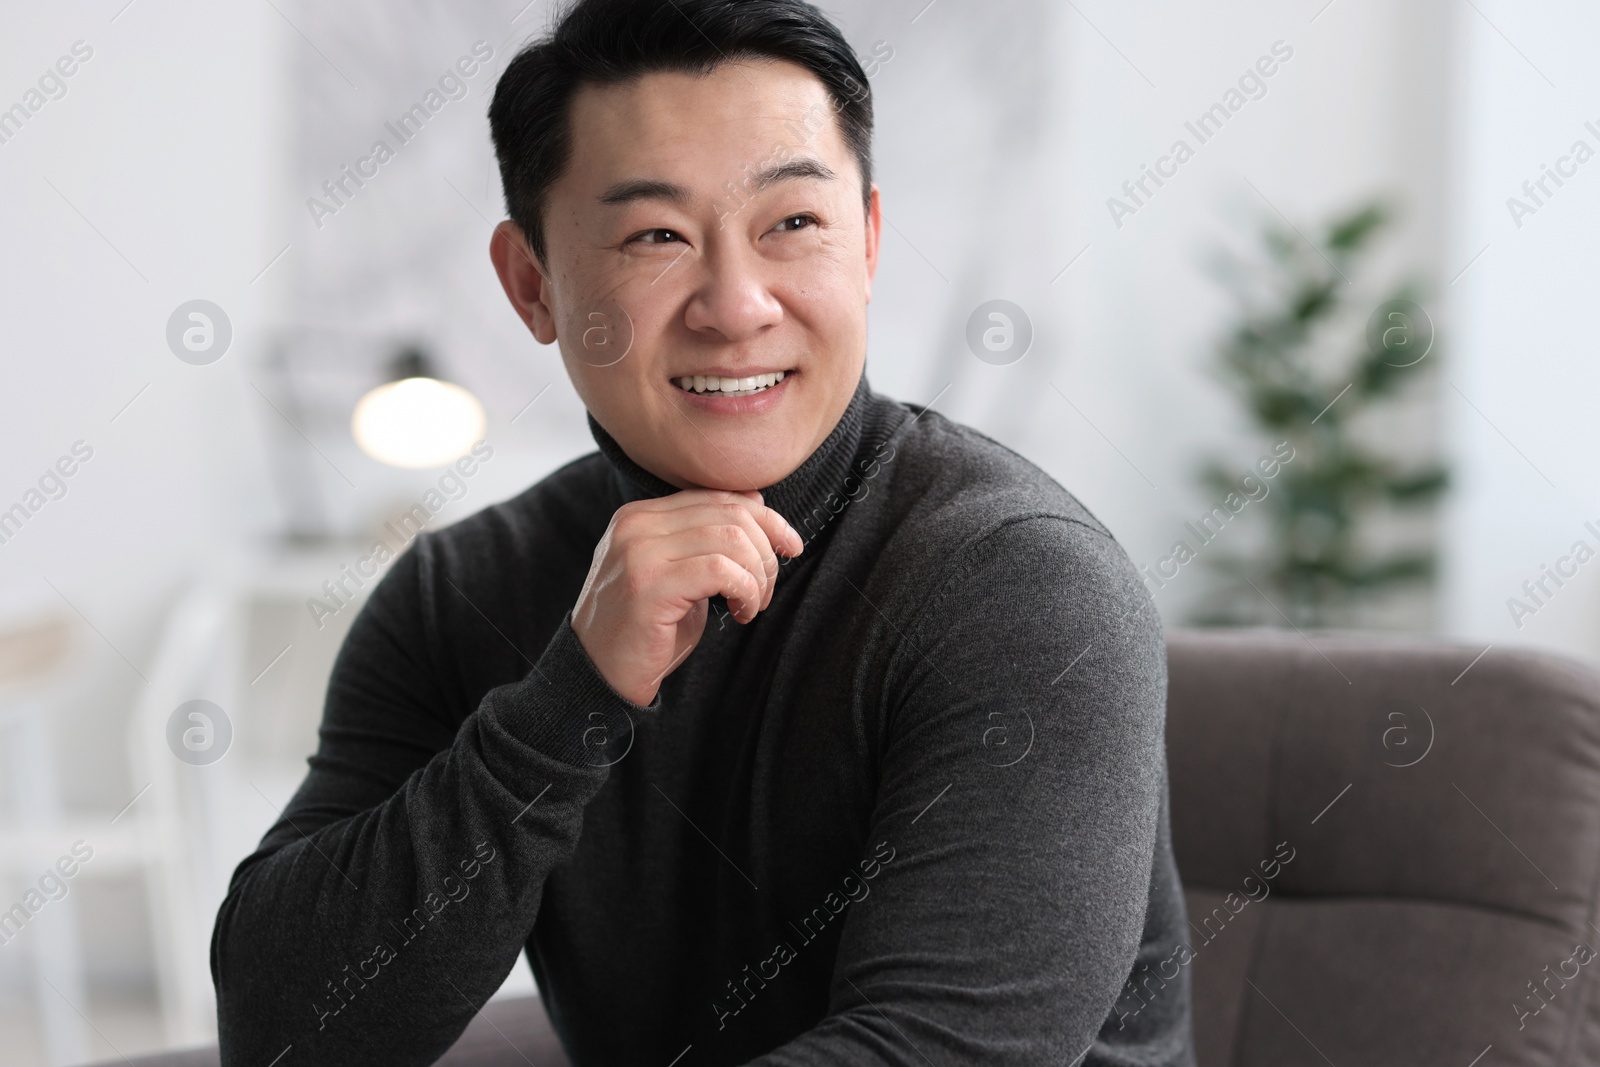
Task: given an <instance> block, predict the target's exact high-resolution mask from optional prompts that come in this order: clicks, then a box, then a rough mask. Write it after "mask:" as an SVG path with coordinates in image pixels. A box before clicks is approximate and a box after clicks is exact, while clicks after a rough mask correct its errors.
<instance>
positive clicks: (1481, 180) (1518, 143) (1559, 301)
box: [1445, 3, 1600, 658]
mask: <svg viewBox="0 0 1600 1067" xmlns="http://www.w3.org/2000/svg"><path fill="white" fill-rule="evenodd" d="M1480 6H1481V8H1482V10H1483V13H1484V14H1483V15H1479V14H1477V13H1475V12H1470V11H1469V12H1468V14H1467V15H1466V16H1464V20H1463V22H1462V24H1461V27H1460V30H1461V32H1460V35H1459V38H1458V42H1459V45H1458V47H1459V61H1458V63H1459V66H1458V70H1459V74H1458V76H1457V82H1458V84H1460V85H1461V86H1462V92H1461V96H1460V99H1459V103H1458V106H1457V108H1456V110H1455V127H1456V141H1457V144H1458V146H1459V147H1458V149H1457V151H1456V152H1455V154H1454V156H1453V159H1452V168H1451V169H1452V173H1453V174H1454V175H1456V176H1457V188H1458V192H1457V194H1456V197H1455V201H1454V205H1453V208H1454V210H1453V223H1454V225H1453V231H1452V234H1451V253H1450V263H1451V265H1452V271H1451V273H1452V274H1453V273H1455V272H1456V271H1459V270H1461V269H1463V268H1465V267H1466V265H1467V264H1468V263H1469V262H1471V261H1472V259H1473V257H1474V256H1478V255H1479V253H1480V252H1481V257H1480V258H1478V259H1477V261H1476V263H1473V265H1472V266H1471V268H1470V269H1467V270H1466V273H1465V274H1462V275H1461V277H1460V279H1459V280H1458V281H1457V282H1456V283H1455V284H1454V285H1453V286H1451V287H1450V288H1451V298H1452V301H1453V304H1454V313H1453V314H1454V319H1455V321H1456V323H1457V330H1458V333H1459V335H1460V338H1459V341H1458V342H1457V346H1456V353H1457V355H1456V360H1455V366H1454V367H1453V368H1452V373H1451V380H1452V381H1453V383H1454V386H1455V389H1452V390H1450V391H1449V393H1448V395H1447V397H1446V401H1447V406H1446V409H1445V410H1446V412H1447V416H1448V420H1449V421H1448V426H1449V435H1450V442H1451V447H1452V450H1453V451H1454V452H1455V454H1456V455H1458V456H1459V457H1460V462H1461V464H1462V466H1463V468H1464V470H1465V471H1466V472H1467V474H1468V477H1467V478H1466V479H1465V481H1464V483H1463V485H1462V487H1461V491H1460V493H1459V494H1458V496H1457V498H1456V501H1455V506H1454V508H1453V510H1452V513H1451V519H1450V523H1449V529H1450V538H1449V540H1448V542H1447V546H1448V549H1449V558H1450V581H1449V583H1448V586H1447V589H1448V600H1447V611H1446V620H1447V625H1448V627H1449V629H1450V630H1451V631H1452V632H1454V633H1457V634H1460V635H1462V636H1463V637H1467V638H1470V639H1472V640H1474V641H1481V642H1482V643H1483V644H1485V645H1488V644H1491V643H1492V644H1495V645H1497V646H1499V645H1512V644H1534V645H1540V646H1544V647H1550V648H1556V649H1560V650H1562V651H1565V652H1568V653H1571V654H1575V655H1582V656H1586V657H1589V658H1596V657H1600V565H1597V564H1596V563H1595V562H1590V563H1588V564H1586V565H1584V566H1582V567H1580V568H1578V573H1577V575H1576V577H1574V578H1572V579H1570V580H1567V581H1566V583H1565V584H1564V585H1563V586H1562V587H1559V588H1558V587H1557V586H1556V585H1555V584H1554V582H1547V584H1546V586H1545V588H1546V591H1547V593H1548V594H1549V595H1547V594H1546V593H1541V594H1539V599H1540V600H1542V601H1543V604H1541V603H1540V602H1539V601H1536V600H1533V599H1531V598H1529V597H1527V596H1526V595H1525V594H1524V593H1523V592H1522V589H1521V586H1522V583H1523V582H1524V581H1525V580H1529V579H1537V578H1539V577H1540V574H1541V571H1540V566H1541V564H1545V565H1550V566H1554V565H1555V564H1556V563H1557V562H1558V560H1559V559H1560V558H1561V557H1562V556H1564V555H1568V554H1569V553H1570V552H1571V549H1572V547H1573V544H1574V542H1575V541H1578V540H1583V541H1585V542H1587V544H1588V546H1589V548H1590V549H1591V550H1596V551H1600V536H1597V535H1596V534H1594V533H1591V532H1589V531H1588V530H1587V529H1586V528H1585V523H1586V522H1590V521H1594V522H1595V524H1596V526H1597V527H1600V472H1597V471H1596V469H1595V466H1594V463H1593V455H1594V436H1593V429H1594V425H1595V410H1596V403H1595V397H1596V395H1597V389H1600V361H1596V360H1595V358H1594V353H1595V338H1594V330H1593V328H1592V318H1593V314H1592V311H1593V307H1594V303H1595V291H1596V287H1597V283H1600V268H1597V266H1596V261H1595V256H1594V234H1595V233H1596V232H1597V227H1600V161H1596V160H1594V159H1591V160H1589V161H1588V162H1587V163H1586V164H1585V165H1584V166H1582V167H1579V168H1578V172H1577V174H1576V176H1574V177H1571V178H1569V179H1565V181H1566V184H1565V185H1564V186H1561V187H1557V186H1555V185H1554V184H1553V183H1551V182H1548V181H1547V183H1546V186H1545V188H1546V189H1547V190H1549V191H1550V192H1551V193H1553V195H1551V196H1548V197H1546V196H1545V195H1544V194H1543V193H1540V194H1538V195H1539V198H1540V199H1542V200H1544V205H1543V206H1539V207H1537V210H1536V213H1535V214H1533V215H1521V217H1520V222H1521V225H1520V226H1519V225H1518V224H1517V223H1518V221H1519V219H1517V218H1514V217H1513V213H1512V211H1511V210H1510V208H1508V206H1507V200H1508V199H1509V198H1512V197H1516V198H1518V199H1519V200H1521V201H1522V202H1523V203H1524V204H1529V205H1533V203H1534V201H1533V200H1532V199H1531V198H1529V197H1528V196H1527V195H1526V194H1525V193H1523V191H1522V184H1523V182H1525V181H1530V180H1533V179H1537V178H1539V177H1540V176H1541V175H1542V173H1543V167H1544V166H1552V167H1553V166H1555V165H1556V164H1557V162H1558V161H1559V160H1560V158H1561V157H1563V156H1566V155H1568V154H1569V153H1571V151H1572V146H1573V143H1574V142H1575V141H1578V140H1582V141H1584V142H1586V143H1587V145H1588V147H1589V149H1590V150H1591V151H1595V152H1600V135H1597V134H1596V133H1595V132H1593V131H1591V130H1589V129H1587V128H1586V127H1585V123H1586V122H1593V123H1594V124H1595V126H1596V127H1597V128H1600V106H1596V103H1595V101H1596V99H1597V97H1596V95H1595V88H1596V83H1597V79H1596V74H1595V68H1594V64H1593V62H1592V58H1591V57H1590V56H1589V55H1588V53H1587V51H1586V49H1585V47H1584V46H1585V44H1586V43H1587V42H1591V41H1593V40H1594V39H1595V35H1596V34H1597V33H1600V13H1597V12H1596V11H1595V9H1594V8H1593V7H1592V6H1590V5H1580V4H1576V3H1572V4H1563V5H1555V6H1553V7H1547V8H1541V9H1539V10H1531V9H1525V8H1523V7H1520V6H1518V5H1513V4H1507V3H1497V4H1481V5H1480ZM1491 19H1492V20H1493V22H1492V24H1491V22H1490V21H1489V20H1491ZM1547 79H1548V80H1547ZM1573 165H1574V164H1573V163H1571V162H1569V163H1566V164H1563V166H1564V167H1565V168H1566V169H1568V170H1571V169H1572V167H1573ZM1519 215H1520V212H1519ZM1457 389H1458V390H1459V392H1457V391H1456V390H1457ZM1573 565H1574V564H1567V565H1566V569H1567V570H1568V571H1571V570H1572V568H1573ZM1513 597H1516V598H1518V599H1520V600H1522V602H1523V603H1524V604H1526V605H1527V606H1528V607H1529V608H1533V609H1535V611H1534V614H1532V615H1531V616H1530V615H1525V614H1522V613H1520V612H1519V613H1518V614H1519V615H1520V616H1521V617H1520V622H1521V626H1520V627H1519V626H1518V625H1517V622H1516V621H1514V620H1513V612H1512V610H1511V609H1510V608H1509V607H1508V604H1507V601H1508V600H1509V599H1511V598H1513Z"/></svg>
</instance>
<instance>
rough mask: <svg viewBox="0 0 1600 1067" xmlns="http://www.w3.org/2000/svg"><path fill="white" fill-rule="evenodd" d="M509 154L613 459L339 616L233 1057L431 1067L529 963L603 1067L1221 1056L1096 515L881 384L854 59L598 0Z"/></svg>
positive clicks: (247, 934)
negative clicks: (873, 342) (1195, 987)
mask: <svg viewBox="0 0 1600 1067" xmlns="http://www.w3.org/2000/svg"><path fill="white" fill-rule="evenodd" d="M490 120H491V126H492V132H493V136H494V140H495V146H496V149H497V152H498V155H499V159H500V166H501V175H502V179H503V182H504V185H505V192H506V199H507V202H508V205H509V209H510V210H509V214H510V216H511V217H510V220H509V221H507V222H503V223H501V224H500V226H499V227H498V228H497V230H496V231H495V235H494V239H493V241H492V242H491V246H490V254H491V257H492V259H493V262H494V265H495V268H496V270H497V271H498V272H499V276H500V279H501V282H502V283H503V285H504V288H505V291H506V294H507V296H508V297H509V298H510V301H511V304H512V306H513V307H514V308H515V309H516V311H517V313H518V314H519V315H520V316H521V317H522V318H523V320H524V321H525V322H526V323H527V325H528V328H529V330H530V331H531V332H532V333H533V335H534V337H535V338H537V339H538V340H539V341H540V342H541V343H543V344H549V343H552V342H554V343H556V344H557V345H558V346H559V349H560V353H561V357H562V359H563V361H564V363H565V366H566V369H567V371H568V373H569V375H570V376H571V379H572V382H573V385H574V387H575V388H576V389H577V391H578V394H579V395H580V396H581V397H582V399H583V401H584V403H585V405H586V406H587V408H588V410H589V413H590V423H591V429H592V432H593V434H594V437H595V439H596V441H597V443H598V444H599V452H598V453H593V454H590V455H588V456H586V457H584V458H582V459H579V460H577V461H576V462H574V463H571V464H569V465H568V466H566V467H564V468H562V469H561V470H559V471H557V472H555V473H554V474H552V475H551V476H549V477H548V478H546V479H545V480H544V481H542V482H540V483H539V484H537V485H535V486H534V487H532V488H531V489H529V490H528V491H526V492H525V493H523V494H522V495H520V496H518V497H516V498H515V499H513V500H510V501H508V502H506V503H504V504H500V505H496V506H494V507H490V508H488V509H486V510H484V511H483V512H480V513H479V514H477V515H475V516H473V517H472V518H470V519H467V520H466V521H464V522H461V523H458V524H457V525H455V526H453V527H451V528H449V529H446V530H442V531H438V532H434V533H428V534H424V535H422V536H420V537H419V538H418V539H417V541H416V543H415V545H414V546H413V548H412V549H411V550H410V551H409V552H408V553H407V554H406V555H405V556H404V557H402V558H401V559H400V560H398V561H397V562H396V563H395V565H394V567H393V569H392V570H391V571H390V573H389V574H387V575H386V576H385V578H384V579H383V581H382V583H381V584H380V585H379V586H378V588H377V589H376V590H375V591H374V593H373V595H372V598H371V600H370V601H369V603H368V604H367V605H366V606H365V608H364V609H363V610H362V612H361V614H360V616H359V618H358V619H357V620H356V622H355V623H354V626H353V628H352V630H351V632H350V635H349V637H348V638H347V640H346V642H345V645H344V647H343V649H342V650H341V652H340V655H339V658H338V661H337V663H336V665H335V668H334V672H333V677H332V679H331V682H330V684H329V689H328V697H327V706H326V711H325V717H324V723H323V727H322V732H321V744H320V747H319V749H318V751H317V754H316V755H315V756H314V757H312V759H311V761H310V763H311V771H310V774H309V775H308V776H307V778H306V780H305V782H304V784H303V785H302V786H301V788H300V790H299V792H298V793H297V794H296V795H295V797H294V799H293V801H292V802H291V803H290V805H289V808H288V810H287V811H286V812H285V814H284V818H283V820H282V821H281V822H280V823H279V824H278V825H277V826H275V827H273V829H272V830H271V831H270V832H269V833H268V834H267V835H266V837H265V839H264V840H263V841H262V844H261V847H260V849H259V850H258V851H257V852H256V853H255V854H254V855H252V856H251V857H250V858H248V859H247V860H245V861H244V863H242V864H241V865H240V867H239V870H238V872H237V873H236V874H235V876H234V879H233V884H232V887H231V891H230V893H229V895H228V898H227V900H226V902H225V903H224V905H223V907H222V910H221V913H220V914H219V916H218V919H217V926H216V932H215V936H214V941H213V961H212V963H213V973H214V976H215V979H216V984H217V992H218V1005H219V1008H218V1010H219V1023H220V1031H221V1041H222V1048H223V1053H224V1057H225V1060H226V1061H227V1062H239V1063H245V1062H250V1063H255V1062H260V1063H262V1064H265V1063H267V1062H268V1061H269V1060H271V1059H272V1057H273V1056H275V1055H278V1054H279V1053H280V1051H282V1054H283V1059H282V1061H281V1063H282V1065H283V1067H289V1065H290V1064H293V1063H338V1064H350V1063H374V1064H380V1063H381V1064H387V1065H395V1064H413V1063H415V1064H423V1063H430V1062H432V1061H433V1060H434V1058H436V1057H437V1056H438V1055H439V1054H441V1053H442V1052H443V1051H444V1050H445V1049H446V1048H447V1047H448V1046H449V1045H450V1043H451V1042H452V1040H454V1038H456V1037H457V1036H458V1035H459V1034H460V1033H461V1031H462V1029H463V1028H464V1027H465V1026H466V1024H467V1023H468V1021H469V1020H470V1019H471V1017H472V1015H473V1014H474V1012H475V1010H476V1009H477V1008H478V1007H479V1006H481V1005H482V1004H483V1002H484V1001H485V1000H486V999H487V998H488V997H489V996H490V995H491V994H492V993H493V992H494V991H495V989H496V988H497V987H498V986H499V985H500V984H501V982H502V981H503V979H504V978H505V976H506V974H507V973H508V972H509V971H510V970H511V968H512V966H513V964H514V963H515V960H516V957H517V954H518V953H520V952H522V951H523V950H524V948H526V950H527V952H528V958H529V961H530V963H531V965H532V968H533V971H534V974H535V976H536V977H537V979H538V982H539V987H540V990H541V992H542V993H543V996H544V1003H545V1006H546V1007H547V1009H548V1011H549V1013H550V1016H551V1019H552V1021H553V1024H554V1026H555V1029H556V1030H557V1032H558V1034H559V1036H560V1038H561V1040H562V1042H563V1044H564V1045H565V1047H566V1049H567V1051H568V1054H569V1055H570V1057H571V1058H572V1061H573V1063H574V1064H577V1065H580V1067H584V1065H590V1064H605V1065H611V1064H646V1065H652V1064H653V1065H657V1067H667V1065H668V1064H671V1063H677V1064H681V1065H683V1067H690V1065H699V1064H743V1063H752V1064H761V1065H779V1064H785V1065H799V1064H817V1065H820V1064H841V1063H844V1064H907V1065H909V1064H938V1065H944V1064H956V1063H975V1064H992V1065H1003V1064H1024V1063H1026V1064H1043V1063H1050V1064H1077V1063H1089V1064H1131V1063H1138V1064H1190V1063H1192V1062H1193V1053H1192V1051H1191V1044H1190V1032H1189V1031H1190V1025H1189V1001H1188V985H1187V972H1186V971H1185V970H1184V969H1183V968H1182V967H1181V966H1180V967H1176V968H1175V969H1173V970H1171V971H1168V972H1165V973H1159V974H1158V973H1157V969H1156V967H1155V966H1154V964H1155V963H1156V962H1157V961H1165V962H1170V961H1171V960H1172V959H1173V958H1174V955H1175V953H1176V952H1177V951H1178V949H1179V946H1180V943H1181V941H1182V939H1183V930H1184V926H1185V918H1184V911H1183V905H1182V897H1181V891H1180V888H1179V885H1178V880H1177V874H1176V870H1175V867H1174V864H1173V858H1172V851H1171V845H1170V841H1169V836H1168V819H1167V806H1166V792H1167V791H1166V775H1165V759H1164V749H1163V726H1164V697H1165V681H1166V675H1165V655H1164V646H1163V642H1162V637H1161V631H1160V625H1159V620H1158V618H1157V615H1156V613H1155V610H1154V608H1153V607H1152V606H1151V604H1150V601H1149V599H1148V597H1147V596H1146V595H1145V594H1144V592H1143V590H1142V587H1141V584H1140V581H1139V578H1138V576H1137V574H1136V573H1135V571H1134V569H1133V567H1132V566H1131V565H1130V564H1129V562H1128V560H1127V558H1126V556H1125V555H1124V554H1123V552H1122V551H1121V549H1120V548H1119V547H1118V546H1117V544H1116V543H1115V541H1113V540H1112V538H1111V536H1110V534H1109V533H1107V531H1106V530H1105V528H1104V527H1103V526H1102V525H1101V524H1100V523H1099V522H1097V521H1096V520H1095V519H1094V518H1093V517H1092V516H1091V515H1090V514H1089V513H1088V512H1086V511H1085V510H1084V509H1083V507H1082V506H1081V505H1079V504H1078V503H1077V501H1076V500H1075V499H1073V497H1072V496H1070V495H1069V494H1068V493H1067V492H1066V491H1065V490H1063V489H1062V488H1060V487H1059V486H1058V485H1056V484H1055V483H1054V482H1053V481H1051V480H1050V479H1049V478H1048V477H1047V476H1046V475H1045V474H1043V473H1042V472H1041V471H1039V470H1038V469H1037V468H1035V467H1034V466H1032V465H1031V464H1029V463H1027V462H1026V461H1024V460H1023V459H1021V458H1020V457H1018V456H1017V455H1015V454H1014V453H1012V452H1010V451H1008V450H1007V449H1005V448H1002V447H1001V446H999V445H997V444H996V443H994V442H993V441H991V440H989V439H988V438H985V437H983V436H982V435H980V434H977V433H975V432H974V431H971V430H969V429H966V428H964V427H961V426H959V425H956V424H954V423H951V422H949V421H948V420H946V419H944V418H943V417H942V416H940V415H938V414H937V413H935V412H932V411H928V410H924V409H922V408H917V407H913V406H910V405H905V404H900V403H896V402H893V401H891V400H888V399H885V398H883V397H880V396H878V395H876V394H874V393H873V392H872V391H871V389H870V388H869V387H868V385H867V381H866V378H865V376H864V362H865V350H866V306H867V303H868V300H869V299H870V297H871V286H872V279H873V274H874V271H875V268H876V266H877V258H878V248H879V233H880V226H881V219H882V216H881V208H880V204H879V193H878V189H877V187H876V186H875V185H873V184H872V183H871V170H870V167H871V163H870V152H869V148H870V136H871V123H872V111H871V97H870V93H869V92H868V90H867V86H866V77H865V75H864V74H863V72H862V70H861V67H860V65H859V63H858V62H857V60H856V59H855V57H854V55H853V53H852V52H851V50H850V48H849V46H848V45H847V44H846V43H845V41H844V39H843V38H842V37H841V35H840V34H839V33H838V31H837V30H836V29H835V27H834V26H832V25H831V24H830V23H829V22H828V21H827V20H826V19H825V18H824V17H823V16H822V15H821V14H820V13H819V12H818V11H817V10H816V9H815V8H813V7H811V6H810V5H808V4H806V3H803V2H802V0H581V2H579V3H578V4H577V5H576V6H574V7H572V8H571V9H570V10H569V11H568V12H567V13H566V15H565V16H564V18H563V19H562V21H561V22H560V23H559V25H558V27H557V28H556V29H555V31H554V33H553V36H552V37H551V38H549V39H546V40H544V41H542V42H539V43H537V44H535V45H533V46H532V47H530V48H529V49H527V50H525V51H524V52H522V53H521V54H520V55H518V56H517V57H516V58H515V59H514V60H513V61H512V62H511V64H510V65H509V66H508V68H507V70H506V72H505V74H504V75H503V77H502V78H501V81H500V84H499V86H498V88H497V91H496V93H495V97H494V101H493V104H492V106H491V109H490ZM1184 961H1185V962H1186V961H1187V957H1184ZM285 1050H286V1051H285Z"/></svg>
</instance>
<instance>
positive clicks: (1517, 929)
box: [1167, 630, 1600, 1067]
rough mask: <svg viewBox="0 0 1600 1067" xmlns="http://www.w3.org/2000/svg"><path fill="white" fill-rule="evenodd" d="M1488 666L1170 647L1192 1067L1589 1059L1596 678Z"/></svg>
mask: <svg viewBox="0 0 1600 1067" xmlns="http://www.w3.org/2000/svg"><path fill="white" fill-rule="evenodd" d="M1482 651H1483V650H1482V648H1481V646H1480V647H1477V648H1473V647H1466V646H1461V645H1457V644H1449V643H1441V642H1428V641H1419V640H1415V639H1394V640H1390V639H1387V638H1377V637H1373V636H1371V635H1367V636H1354V635H1337V634H1327V633H1313V634H1308V635H1303V636H1302V635H1298V634H1296V633H1292V632H1288V633H1282V632H1265V631H1195V630H1175V631H1171V632H1169V634H1168V663H1169V669H1170V676H1169V698H1168V718H1167V745H1168V761H1169V764H1170V768H1171V781H1172V830H1173V842H1174V848H1175V851H1176V854H1177V860H1178V867H1179V871H1180V873H1181V875H1182V877H1183V881H1184V886H1185V890H1186V895H1187V899H1188V904H1189V912H1190V914H1189V919H1190V926H1191V936H1192V938H1193V940H1192V942H1191V946H1190V947H1191V951H1192V952H1193V958H1192V960H1188V961H1187V963H1188V965H1189V966H1190V967H1192V968H1193V970H1192V974H1191V977H1192V983H1193V991H1194V992H1193V995H1194V1017H1195V1031H1196V1043H1197V1047H1198V1050H1199V1062H1200V1065H1201V1067H1225V1065H1226V1067H1255V1065H1268V1064H1270V1065H1272V1067H1285V1065H1293V1064H1315V1065H1318V1067H1325V1065H1326V1064H1329V1063H1333V1064H1338V1065H1340V1067H1344V1065H1347V1064H1361V1065H1364V1067H1381V1065H1388V1064H1393V1065H1401V1064H1405V1065H1408V1067H1409V1065H1414V1064H1421V1063H1440V1064H1457V1065H1459V1067H1468V1065H1469V1064H1474V1063H1480V1062H1481V1064H1482V1067H1490V1065H1491V1064H1501V1063H1512V1062H1514V1063H1523V1064H1585V1063H1600V991H1597V986H1600V978H1597V974H1600V957H1597V956H1596V953H1597V952H1600V926H1597V924H1600V915H1597V913H1596V897H1597V880H1600V674H1597V673H1596V672H1595V671H1594V670H1591V669H1590V668H1588V667H1586V666H1584V665H1582V664H1579V663H1576V662H1574V661H1570V660H1567V659H1563V658H1559V657H1555V656H1550V655H1544V654H1537V653H1532V652H1526V651H1514V650H1510V649H1502V648H1499V647H1492V648H1490V649H1489V650H1488V651H1487V652H1486V653H1483V654H1482V655H1481V656H1480V655H1479V654H1480V652H1482ZM1491 1046H1492V1048H1493V1051H1492V1052H1490V1053H1489V1054H1488V1056H1487V1057H1485V1058H1483V1059H1482V1060H1481V1061H1480V1060H1479V1059H1478V1058H1479V1057H1484V1054H1485V1051H1486V1050H1487V1049H1489V1048H1490V1047H1491Z"/></svg>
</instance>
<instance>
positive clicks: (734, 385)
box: [672, 370, 793, 396]
mask: <svg viewBox="0 0 1600 1067" xmlns="http://www.w3.org/2000/svg"><path fill="white" fill-rule="evenodd" d="M792 373H793V371H781V370H780V371H772V372H771V373H768V374H754V375H751V376H749V377H746V378H722V377H718V376H717V375H715V374H695V375H687V374H686V375H684V376H683V377H681V378H674V379H672V383H673V384H674V385H676V386H677V387H678V388H679V389H682V390H683V391H684V392H686V393H695V394H697V395H699V396H755V395H756V394H757V393H762V392H765V391H767V390H768V389H771V388H772V387H773V386H774V385H777V384H778V383H779V382H781V381H783V379H784V376H785V375H786V374H792Z"/></svg>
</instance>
